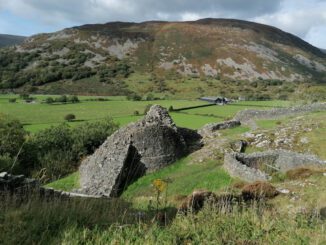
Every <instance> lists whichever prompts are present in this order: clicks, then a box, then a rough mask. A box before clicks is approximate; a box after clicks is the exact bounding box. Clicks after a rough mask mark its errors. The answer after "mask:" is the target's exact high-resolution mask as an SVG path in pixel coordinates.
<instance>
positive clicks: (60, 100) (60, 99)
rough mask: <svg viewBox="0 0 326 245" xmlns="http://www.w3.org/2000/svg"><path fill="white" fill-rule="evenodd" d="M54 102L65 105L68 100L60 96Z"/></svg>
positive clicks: (64, 96)
mask: <svg viewBox="0 0 326 245" xmlns="http://www.w3.org/2000/svg"><path fill="white" fill-rule="evenodd" d="M55 101H56V102H59V103H67V101H68V98H67V96H66V95H62V96H60V97H59V98H56V99H55Z"/></svg>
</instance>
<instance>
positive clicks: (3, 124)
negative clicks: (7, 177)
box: [0, 114, 27, 172]
mask: <svg viewBox="0 0 326 245" xmlns="http://www.w3.org/2000/svg"><path fill="white" fill-rule="evenodd" d="M26 135H27V133H26V131H25V130H24V128H23V125H22V124H21V123H20V122H19V121H18V120H15V119H12V118H10V117H8V116H6V115H3V114H0V172H1V171H3V170H7V168H8V167H9V166H8V165H9V164H10V165H11V164H12V163H13V162H14V158H16V156H17V155H18V154H19V152H20V150H21V148H22V146H23V145H24V142H25V136H26Z"/></svg>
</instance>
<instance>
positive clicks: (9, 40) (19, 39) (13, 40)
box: [0, 34, 26, 48]
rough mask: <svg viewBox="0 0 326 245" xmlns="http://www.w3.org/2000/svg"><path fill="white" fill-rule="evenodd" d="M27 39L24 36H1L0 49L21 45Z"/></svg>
mask: <svg viewBox="0 0 326 245" xmlns="http://www.w3.org/2000/svg"><path fill="white" fill-rule="evenodd" d="M25 39H26V37H23V36H14V35H6V34H0V48H2V47H7V46H12V45H16V44H21V43H23V42H24V40H25Z"/></svg>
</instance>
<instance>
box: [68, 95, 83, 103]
mask: <svg viewBox="0 0 326 245" xmlns="http://www.w3.org/2000/svg"><path fill="white" fill-rule="evenodd" d="M68 101H69V102H71V103H79V102H80V101H79V98H78V97H77V96H76V95H73V96H70V97H69V98H68Z"/></svg>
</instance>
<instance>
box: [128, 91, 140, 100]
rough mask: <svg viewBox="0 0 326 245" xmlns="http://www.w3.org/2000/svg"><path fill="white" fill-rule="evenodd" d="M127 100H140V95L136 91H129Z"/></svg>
mask: <svg viewBox="0 0 326 245" xmlns="http://www.w3.org/2000/svg"><path fill="white" fill-rule="evenodd" d="M127 100H133V101H140V100H141V96H140V95H138V94H136V93H130V94H128V95H127Z"/></svg>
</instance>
